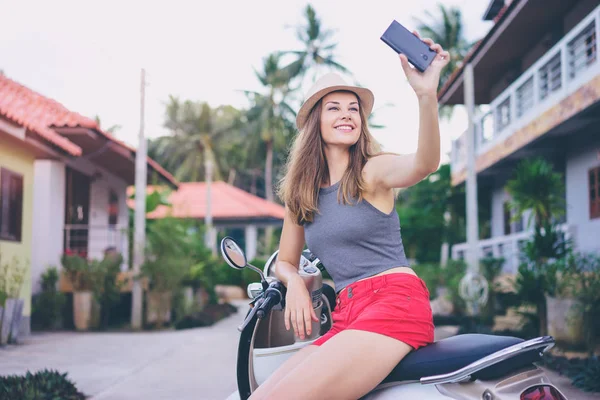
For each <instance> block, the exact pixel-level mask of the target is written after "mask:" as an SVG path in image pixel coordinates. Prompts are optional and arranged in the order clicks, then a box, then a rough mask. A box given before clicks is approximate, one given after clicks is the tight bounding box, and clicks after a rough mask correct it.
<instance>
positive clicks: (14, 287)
mask: <svg viewBox="0 0 600 400" xmlns="http://www.w3.org/2000/svg"><path fill="white" fill-rule="evenodd" d="M1 261H2V260H1V257H0V269H1V270H2V271H1V272H0V276H1V277H0V285H1V286H2V289H1V290H0V291H1V293H0V306H2V307H3V308H4V312H3V313H2V322H1V325H2V328H1V330H0V343H1V344H6V343H9V342H12V343H16V342H17V341H18V337H19V328H20V326H21V318H22V315H23V306H24V304H25V301H24V300H23V299H21V298H19V295H20V293H21V288H22V287H23V282H24V281H25V275H26V272H27V265H21V262H20V261H19V259H18V258H17V257H16V256H15V257H13V259H12V261H11V262H10V263H6V264H2V263H1Z"/></svg>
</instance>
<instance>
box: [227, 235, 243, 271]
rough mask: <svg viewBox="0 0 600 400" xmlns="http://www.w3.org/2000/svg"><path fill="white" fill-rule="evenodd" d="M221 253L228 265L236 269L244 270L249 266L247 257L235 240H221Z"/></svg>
mask: <svg viewBox="0 0 600 400" xmlns="http://www.w3.org/2000/svg"><path fill="white" fill-rule="evenodd" d="M221 253H222V254H223V257H224V258H225V261H227V264H229V265H231V266H232V267H233V268H235V269H243V268H244V267H245V266H246V264H247V261H246V255H245V254H244V252H243V251H242V249H240V246H238V244H237V243H236V242H235V240H233V239H232V238H230V237H225V238H223V240H221Z"/></svg>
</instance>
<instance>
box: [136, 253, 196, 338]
mask: <svg viewBox="0 0 600 400" xmlns="http://www.w3.org/2000/svg"><path fill="white" fill-rule="evenodd" d="M188 268H189V263H188V261H187V260H186V259H185V258H177V257H168V256H166V257H165V256H160V257H153V258H152V259H150V260H148V261H146V262H145V263H144V264H143V265H142V267H141V275H142V276H143V277H145V278H147V279H148V281H149V282H148V289H149V290H148V292H147V293H146V302H147V308H146V310H147V313H146V322H147V323H148V324H153V325H155V326H157V327H158V326H161V325H163V324H166V323H169V322H170V321H171V304H172V298H173V291H174V290H175V289H176V288H177V287H179V285H180V284H181V282H182V280H183V278H184V275H185V273H186V271H187V269H188Z"/></svg>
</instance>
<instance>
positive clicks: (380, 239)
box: [304, 182, 409, 292]
mask: <svg viewBox="0 0 600 400" xmlns="http://www.w3.org/2000/svg"><path fill="white" fill-rule="evenodd" d="M339 186H340V182H337V183H336V184H334V185H332V186H329V187H327V188H321V189H320V191H319V200H318V204H317V207H318V209H319V212H318V213H315V215H314V218H313V222H306V223H305V224H304V238H305V240H306V244H307V245H308V248H309V249H310V251H311V252H312V253H314V254H315V255H316V256H317V257H319V259H320V260H321V261H322V262H323V265H324V266H325V269H326V270H327V272H328V273H329V275H331V277H332V278H333V281H334V283H335V290H336V291H337V292H339V291H340V290H342V289H343V288H345V287H346V286H348V285H349V284H351V283H353V282H356V281H358V280H360V279H363V278H368V277H370V276H373V275H376V274H378V273H380V272H383V271H386V270H388V269H390V268H394V267H408V266H409V263H408V260H407V259H406V255H405V254H404V246H403V245H402V238H401V235H400V218H399V217H398V213H397V212H396V210H395V209H393V210H392V212H391V213H389V214H385V213H384V212H382V211H380V210H379V209H377V208H376V207H375V206H373V205H372V204H371V203H369V202H367V201H366V200H364V199H363V200H362V201H361V202H359V203H357V202H356V199H354V201H353V203H354V204H342V203H341V202H340V203H338V201H337V191H338V188H339Z"/></svg>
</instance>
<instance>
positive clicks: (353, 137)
mask: <svg viewBox="0 0 600 400" xmlns="http://www.w3.org/2000/svg"><path fill="white" fill-rule="evenodd" d="M358 107H359V105H358V98H357V97H356V95H355V94H354V93H352V92H332V93H329V94H328V95H326V96H325V97H323V100H322V103H321V137H322V138H323V141H324V142H325V144H326V145H342V146H346V147H350V146H352V145H353V144H355V143H356V142H357V141H358V138H359V137H360V132H361V125H362V123H361V119H360V112H359V109H358Z"/></svg>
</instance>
